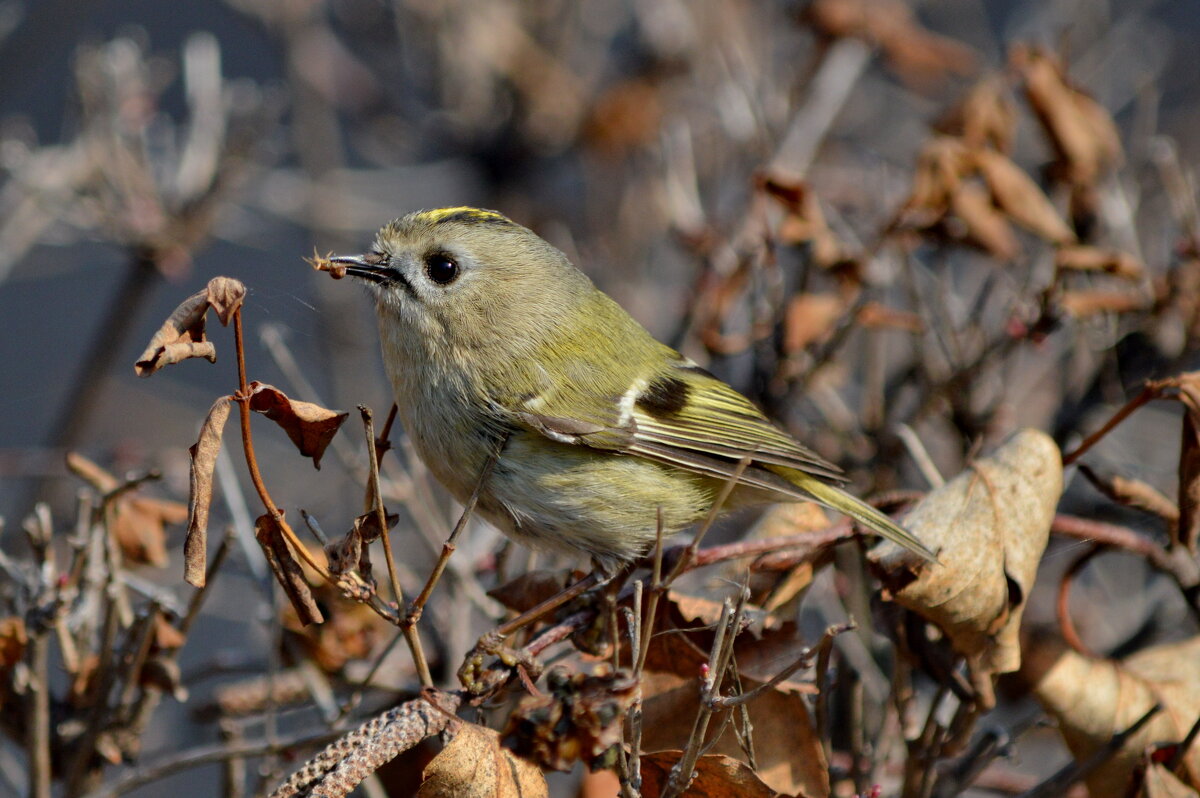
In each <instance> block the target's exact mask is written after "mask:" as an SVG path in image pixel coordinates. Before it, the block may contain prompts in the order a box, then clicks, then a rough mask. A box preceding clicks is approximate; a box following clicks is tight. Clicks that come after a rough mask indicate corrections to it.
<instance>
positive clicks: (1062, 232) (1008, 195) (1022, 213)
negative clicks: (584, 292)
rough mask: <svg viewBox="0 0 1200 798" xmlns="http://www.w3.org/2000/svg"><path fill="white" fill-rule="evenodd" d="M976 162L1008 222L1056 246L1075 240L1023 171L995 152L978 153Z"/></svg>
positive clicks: (1048, 201)
mask: <svg viewBox="0 0 1200 798" xmlns="http://www.w3.org/2000/svg"><path fill="white" fill-rule="evenodd" d="M974 158H975V164H976V166H977V167H978V169H979V173H980V174H981V175H983V179H984V182H986V183H987V186H988V189H989V190H990V191H991V192H992V199H993V200H994V201H995V203H996V205H997V206H998V207H999V208H1000V209H1001V210H1003V211H1004V212H1005V213H1006V214H1008V218H1010V219H1012V220H1013V221H1014V222H1016V223H1017V224H1019V225H1021V226H1022V227H1024V228H1025V229H1026V230H1029V231H1030V232H1032V233H1035V234H1036V235H1039V236H1041V237H1042V238H1044V239H1045V240H1047V241H1049V242H1051V243H1053V244H1067V243H1070V242H1072V241H1074V240H1075V233H1073V232H1072V231H1071V228H1069V227H1067V223H1066V222H1064V221H1063V219H1062V216H1060V215H1059V213H1058V210H1057V209H1056V208H1055V207H1054V205H1053V204H1052V203H1051V202H1050V198H1049V197H1047V196H1046V195H1045V193H1043V192H1042V189H1041V188H1040V187H1039V186H1038V184H1037V183H1035V182H1034V181H1033V178H1031V177H1030V176H1029V175H1027V174H1025V171H1024V170H1023V169H1021V167H1019V166H1017V165H1016V164H1015V163H1013V162H1012V161H1010V160H1009V159H1008V157H1007V156H1005V155H1001V154H1000V153H998V152H996V151H994V150H978V151H976V152H975V153H974Z"/></svg>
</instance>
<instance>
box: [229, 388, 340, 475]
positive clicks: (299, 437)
mask: <svg viewBox="0 0 1200 798" xmlns="http://www.w3.org/2000/svg"><path fill="white" fill-rule="evenodd" d="M249 387H250V409H251V410H254V411H255V412H258V413H262V414H263V415H264V416H266V417H267V418H269V419H271V420H272V421H274V422H275V423H276V424H278V425H279V426H280V427H282V428H283V431H284V432H286V433H287V436H288V438H290V439H291V441H292V443H294V444H296V448H297V449H299V450H300V454H302V455H304V456H305V457H311V458H312V460H313V465H314V466H316V467H317V468H320V467H321V455H323V454H325V449H326V448H327V447H328V446H329V443H330V441H332V440H333V436H334V435H336V434H337V431H338V430H339V429H341V426H342V423H343V422H344V421H345V420H346V417H347V416H348V415H349V413H338V412H337V411H334V410H327V409H325V408H324V407H321V406H320V405H314V404H313V403H312V402H301V401H298V400H296V399H289V398H288V397H287V395H286V394H285V393H284V392H283V391H281V390H279V389H278V388H275V387H274V386H271V385H265V384H263V383H261V382H252V383H250V386H249Z"/></svg>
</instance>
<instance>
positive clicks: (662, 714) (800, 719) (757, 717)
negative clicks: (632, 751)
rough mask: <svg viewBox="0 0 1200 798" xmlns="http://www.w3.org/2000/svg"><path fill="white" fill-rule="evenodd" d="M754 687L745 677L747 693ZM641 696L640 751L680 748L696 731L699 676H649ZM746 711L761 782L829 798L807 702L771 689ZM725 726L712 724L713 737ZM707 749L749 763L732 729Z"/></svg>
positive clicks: (785, 790)
mask: <svg viewBox="0 0 1200 798" xmlns="http://www.w3.org/2000/svg"><path fill="white" fill-rule="evenodd" d="M755 686H757V683H756V682H754V681H753V680H750V679H745V678H743V687H744V688H745V689H746V690H751V689H753V688H754V687H755ZM642 691H643V695H644V703H643V710H642V711H643V719H642V728H643V737H642V747H643V748H644V749H645V750H647V751H656V750H664V749H680V748H682V747H683V746H684V745H685V744H686V742H687V739H688V736H689V735H690V734H691V732H692V722H693V720H694V719H695V717H696V710H697V709H698V708H699V706H700V691H699V687H698V681H697V677H696V676H693V677H691V678H684V677H681V676H676V675H674V674H671V673H656V672H647V673H646V674H645V675H644V677H643V685H642ZM746 710H747V712H748V713H749V715H750V724H751V726H752V727H753V729H752V734H753V741H754V756H755V759H756V763H757V765H758V768H757V770H756V773H757V774H758V776H759V778H761V779H762V781H764V782H765V783H766V784H767V785H769V786H770V787H771V789H774V790H776V791H778V792H782V793H785V794H787V795H797V794H799V795H814V796H816V795H821V796H825V795H829V772H828V768H827V767H826V765H825V753H824V750H823V749H822V747H821V739H820V736H819V735H818V734H817V733H816V732H815V731H814V729H813V724H812V721H811V720H810V718H809V714H808V707H807V705H806V703H805V699H804V697H803V696H801V695H798V694H795V693H790V692H784V691H782V690H769V691H767V692H766V693H764V694H763V695H760V696H758V697H757V698H755V699H754V700H753V701H750V702H749V703H748V704H747V705H746ZM723 725H724V724H718V723H711V724H709V736H710V738H711V736H712V734H714V733H715V732H716V731H717V730H718V729H719V728H721V726H723ZM706 750H709V751H710V752H711V753H713V754H724V755H726V756H728V757H731V758H733V759H737V760H740V761H742V762H745V761H746V753H745V752H744V751H743V750H742V748H741V746H740V745H739V744H738V741H737V736H736V735H735V734H734V733H733V730H732V729H729V728H727V729H726V730H725V733H724V734H722V735H721V737H720V739H719V740H717V742H716V743H715V745H714V746H713V747H712V748H711V749H706ZM647 794H648V795H653V794H654V793H647ZM691 794H692V793H690V792H689V793H688V795H691Z"/></svg>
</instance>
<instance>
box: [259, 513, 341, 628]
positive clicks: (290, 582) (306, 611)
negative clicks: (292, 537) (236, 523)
mask: <svg viewBox="0 0 1200 798" xmlns="http://www.w3.org/2000/svg"><path fill="white" fill-rule="evenodd" d="M254 537H255V538H256V539H257V540H258V543H259V545H260V546H262V549H263V554H265V555H266V556H267V564H268V565H270V566H271V573H273V574H275V579H276V580H277V581H278V582H279V585H280V586H281V587H282V588H283V592H284V593H286V594H287V597H288V601H290V602H291V604H292V607H293V608H294V609H295V610H296V617H297V618H298V619H299V621H300V624H301V625H302V626H307V625H308V624H310V623H321V622H322V621H324V620H325V618H324V616H323V615H322V614H321V610H320V608H319V607H317V602H316V600H315V599H314V598H313V595H312V590H311V589H310V588H309V586H308V582H307V581H306V580H305V579H304V571H303V569H302V568H301V567H300V563H299V562H297V560H296V556H295V555H294V554H292V550H291V548H290V547H289V546H288V543H287V540H286V539H285V538H284V536H283V529H282V527H280V525H279V521H277V520H276V518H275V516H273V515H271V514H270V513H264V514H262V515H260V516H259V517H258V518H256V519H254Z"/></svg>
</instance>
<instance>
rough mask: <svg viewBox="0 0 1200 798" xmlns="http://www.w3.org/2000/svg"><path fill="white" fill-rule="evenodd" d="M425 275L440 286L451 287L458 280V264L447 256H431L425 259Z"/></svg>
mask: <svg viewBox="0 0 1200 798" xmlns="http://www.w3.org/2000/svg"><path fill="white" fill-rule="evenodd" d="M425 273H426V274H427V275H429V279H430V280H433V281H434V282H435V283H437V284H438V285H450V283H452V282H454V281H455V280H457V279H458V273H459V268H458V264H457V263H455V262H454V260H453V259H452V258H449V257H447V256H446V255H442V254H437V255H430V256H429V257H428V258H426V259H425Z"/></svg>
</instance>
